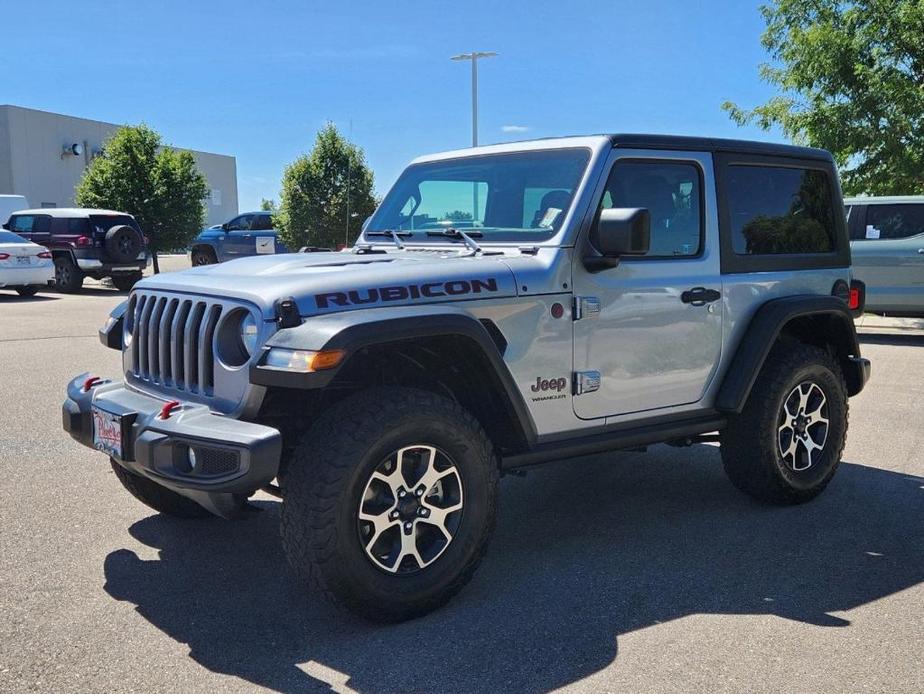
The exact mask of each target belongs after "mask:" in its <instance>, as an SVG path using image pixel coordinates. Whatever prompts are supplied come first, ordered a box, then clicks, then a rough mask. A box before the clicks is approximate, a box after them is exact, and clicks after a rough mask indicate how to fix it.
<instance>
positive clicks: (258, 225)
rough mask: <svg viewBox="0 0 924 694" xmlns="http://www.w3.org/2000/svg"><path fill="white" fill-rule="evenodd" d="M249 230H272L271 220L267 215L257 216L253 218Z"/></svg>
mask: <svg viewBox="0 0 924 694" xmlns="http://www.w3.org/2000/svg"><path fill="white" fill-rule="evenodd" d="M250 228H251V229H253V230H254V231H268V230H270V229H272V228H273V218H272V217H271V216H270V215H268V214H258V215H257V216H256V217H254V218H253V224H251V225H250Z"/></svg>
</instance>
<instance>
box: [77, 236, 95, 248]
mask: <svg viewBox="0 0 924 694" xmlns="http://www.w3.org/2000/svg"><path fill="white" fill-rule="evenodd" d="M74 243H76V244H77V245H78V246H92V245H93V239H91V238H90V237H89V236H78V237H77V240H76V241H75V242H74Z"/></svg>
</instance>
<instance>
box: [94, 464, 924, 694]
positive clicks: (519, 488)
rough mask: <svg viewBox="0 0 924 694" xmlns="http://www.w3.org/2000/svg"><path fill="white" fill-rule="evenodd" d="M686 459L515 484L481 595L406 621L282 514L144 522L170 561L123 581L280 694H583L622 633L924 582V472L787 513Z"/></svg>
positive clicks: (556, 469) (540, 473)
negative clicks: (335, 574)
mask: <svg viewBox="0 0 924 694" xmlns="http://www.w3.org/2000/svg"><path fill="white" fill-rule="evenodd" d="M682 457H683V458H684V460H685V462H683V463H680V462H677V459H678V456H677V453H676V451H673V449H669V448H666V447H663V446H659V447H656V448H653V449H652V450H651V451H650V452H649V453H648V454H631V453H629V454H618V455H609V456H596V457H593V458H588V459H584V460H581V461H573V462H569V463H556V464H552V465H548V466H545V467H543V468H539V469H536V470H534V471H531V473H530V474H529V476H528V477H527V478H526V479H525V480H520V479H511V478H505V479H504V480H503V482H502V485H501V487H502V488H501V507H500V515H499V520H498V526H497V530H496V532H495V535H494V539H493V541H492V544H491V547H490V550H489V553H488V556H487V558H486V559H485V561H484V563H483V565H482V567H481V569H480V570H479V572H478V573H477V574H476V575H475V578H474V580H473V581H472V583H471V584H470V585H469V586H468V587H467V588H466V589H464V590H463V591H462V593H461V594H460V595H459V596H457V597H456V599H455V600H454V601H453V602H452V603H450V605H449V606H447V607H446V608H444V609H442V610H439V611H437V612H435V613H433V614H431V615H429V616H427V617H424V618H422V619H418V620H416V621H412V622H408V623H405V624H400V625H390V626H381V625H373V624H368V623H366V622H363V621H360V620H358V619H356V618H354V617H351V616H349V615H346V614H343V613H339V612H337V611H335V610H334V609H332V608H329V607H327V606H326V605H324V604H322V602H321V600H320V599H319V598H317V597H316V596H313V595H311V594H305V592H304V591H303V590H302V588H301V586H300V585H298V584H297V582H296V580H295V579H294V578H293V575H292V572H291V571H290V570H289V568H288V565H287V564H286V561H285V558H284V556H283V553H282V548H281V543H280V540H279V533H278V529H277V525H278V520H279V518H278V504H276V503H270V502H260V504H259V507H260V508H262V509H263V512H262V513H256V514H254V515H253V516H252V517H251V518H250V519H249V520H247V521H241V522H234V523H229V522H226V521H220V520H217V519H216V520H206V521H202V522H199V523H197V522H188V521H185V522H184V521H178V520H173V519H169V518H166V517H163V516H158V515H153V516H150V517H148V518H145V519H144V520H141V521H138V522H137V523H135V524H134V525H133V526H132V527H131V528H130V533H131V535H132V536H133V537H134V538H135V539H137V540H138V541H140V542H141V543H143V544H145V545H148V546H150V547H153V548H156V549H157V550H159V556H158V559H156V560H150V561H144V560H141V559H139V558H138V556H137V555H136V554H135V553H134V552H132V551H130V550H128V549H120V550H118V551H115V552H112V553H111V554H110V555H109V556H108V557H107V558H106V561H105V576H106V584H105V589H106V591H107V592H108V593H109V594H110V595H111V596H112V597H113V598H115V599H117V600H124V601H128V602H130V603H133V604H134V605H136V610H137V612H138V613H139V614H140V615H142V616H143V617H144V618H145V619H146V620H148V621H149V622H150V623H151V624H153V625H154V626H156V627H157V628H158V629H160V630H162V631H163V632H164V633H165V634H166V635H168V636H169V637H171V638H173V639H175V640H177V641H179V642H182V643H185V644H188V646H189V649H190V654H189V655H190V657H191V658H192V659H193V660H195V661H196V662H197V663H199V664H200V665H202V666H203V667H205V668H208V669H209V670H211V671H214V672H218V673H224V674H228V675H234V676H236V677H239V678H242V679H243V680H246V681H248V682H251V683H255V684H259V685H262V686H264V687H268V688H270V689H272V690H275V691H279V692H292V691H305V690H312V689H314V690H317V691H329V686H330V685H331V684H336V683H339V684H341V685H342V684H346V685H347V686H349V687H352V688H353V689H356V690H359V691H383V690H386V691H400V690H410V691H422V690H440V691H466V692H467V691H484V690H487V691H492V690H501V689H503V690H507V691H511V690H533V691H535V690H548V689H553V688H555V687H560V686H564V685H567V684H569V683H572V682H575V681H577V680H579V679H581V678H584V677H587V676H588V675H591V674H593V673H595V672H597V671H599V670H601V669H602V668H605V667H606V666H608V665H609V664H610V663H612V662H613V660H614V659H615V658H616V657H617V651H618V638H619V636H620V635H621V634H625V633H628V632H631V631H633V630H637V629H641V628H643V627H648V626H651V625H655V624H660V623H663V622H669V621H670V620H675V619H678V618H680V617H683V616H685V615H691V614H697V613H709V614H732V615H734V614H739V615H763V614H770V615H777V616H779V617H781V618H783V619H791V620H796V621H799V622H805V623H810V624H813V625H820V626H827V627H849V625H850V622H849V621H848V620H847V619H845V618H844V617H842V616H838V615H835V614H833V613H834V612H841V611H844V610H850V609H852V608H854V607H857V606H859V605H864V604H866V603H869V602H871V601H873V600H878V599H880V598H883V597H885V596H888V595H891V594H893V593H895V592H897V591H900V590H903V589H906V588H909V587H911V586H914V585H916V584H918V583H920V582H921V581H922V580H924V542H921V530H922V527H921V523H922V518H924V478H921V477H915V476H912V475H907V474H900V473H896V472H889V471H885V470H881V469H877V468H871V467H865V466H863V465H857V464H849V463H844V464H842V466H841V468H840V470H839V471H838V473H837V475H836V476H835V478H834V480H833V481H832V483H831V485H830V486H829V488H828V489H827V490H826V492H825V493H824V494H823V495H822V496H821V497H819V498H818V499H816V500H815V501H814V502H812V503H809V504H805V505H802V506H797V507H789V508H774V507H767V506H762V505H759V504H757V503H754V502H752V501H751V500H749V499H748V498H747V497H745V496H743V495H742V494H740V493H738V492H737V491H735V490H734V489H733V488H732V487H731V485H730V484H729V483H728V482H727V481H726V479H725V477H724V474H723V472H722V468H721V463H720V462H719V458H718V449H717V448H715V447H712V446H695V447H693V448H691V449H687V451H685V452H684V453H683V456H682Z"/></svg>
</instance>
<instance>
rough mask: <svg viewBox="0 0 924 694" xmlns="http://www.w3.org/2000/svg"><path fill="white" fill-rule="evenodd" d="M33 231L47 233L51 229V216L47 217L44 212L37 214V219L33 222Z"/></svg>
mask: <svg viewBox="0 0 924 694" xmlns="http://www.w3.org/2000/svg"><path fill="white" fill-rule="evenodd" d="M32 231H34V232H36V233H39V234H47V233H48V232H49V231H51V217H46V216H45V215H43V214H40V215H36V216H35V221H34V222H32Z"/></svg>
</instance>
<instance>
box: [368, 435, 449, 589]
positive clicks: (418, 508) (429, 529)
mask: <svg viewBox="0 0 924 694" xmlns="http://www.w3.org/2000/svg"><path fill="white" fill-rule="evenodd" d="M462 505H463V497H462V478H461V476H460V475H459V471H458V469H457V467H456V464H455V463H454V462H453V461H452V459H451V458H450V457H449V456H448V455H447V454H446V453H444V452H443V451H441V450H439V449H438V448H435V447H434V446H429V445H425V444H418V445H413V446H406V447H405V448H401V449H399V450H397V451H395V452H393V453H392V454H391V455H389V456H388V457H387V458H385V460H383V461H382V462H381V463H379V465H378V466H377V467H376V469H375V470H374V471H373V472H372V474H371V475H370V477H369V480H368V481H367V482H366V486H365V489H364V490H363V494H362V497H361V498H360V502H359V510H358V513H357V519H358V528H359V538H360V543H361V544H362V547H363V550H364V551H365V553H366V556H367V557H368V558H369V559H370V560H371V561H372V562H373V563H374V564H375V565H376V566H377V567H378V568H379V569H382V570H383V571H386V572H388V573H392V574H408V573H414V572H417V571H420V570H421V569H424V568H425V567H427V566H429V565H430V564H432V563H433V562H434V561H436V559H437V558H438V557H439V556H440V555H441V554H442V553H443V552H445V551H446V548H447V547H449V544H450V543H451V542H452V540H453V537H454V536H455V534H456V532H457V530H458V528H459V524H460V522H461V519H462Z"/></svg>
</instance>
